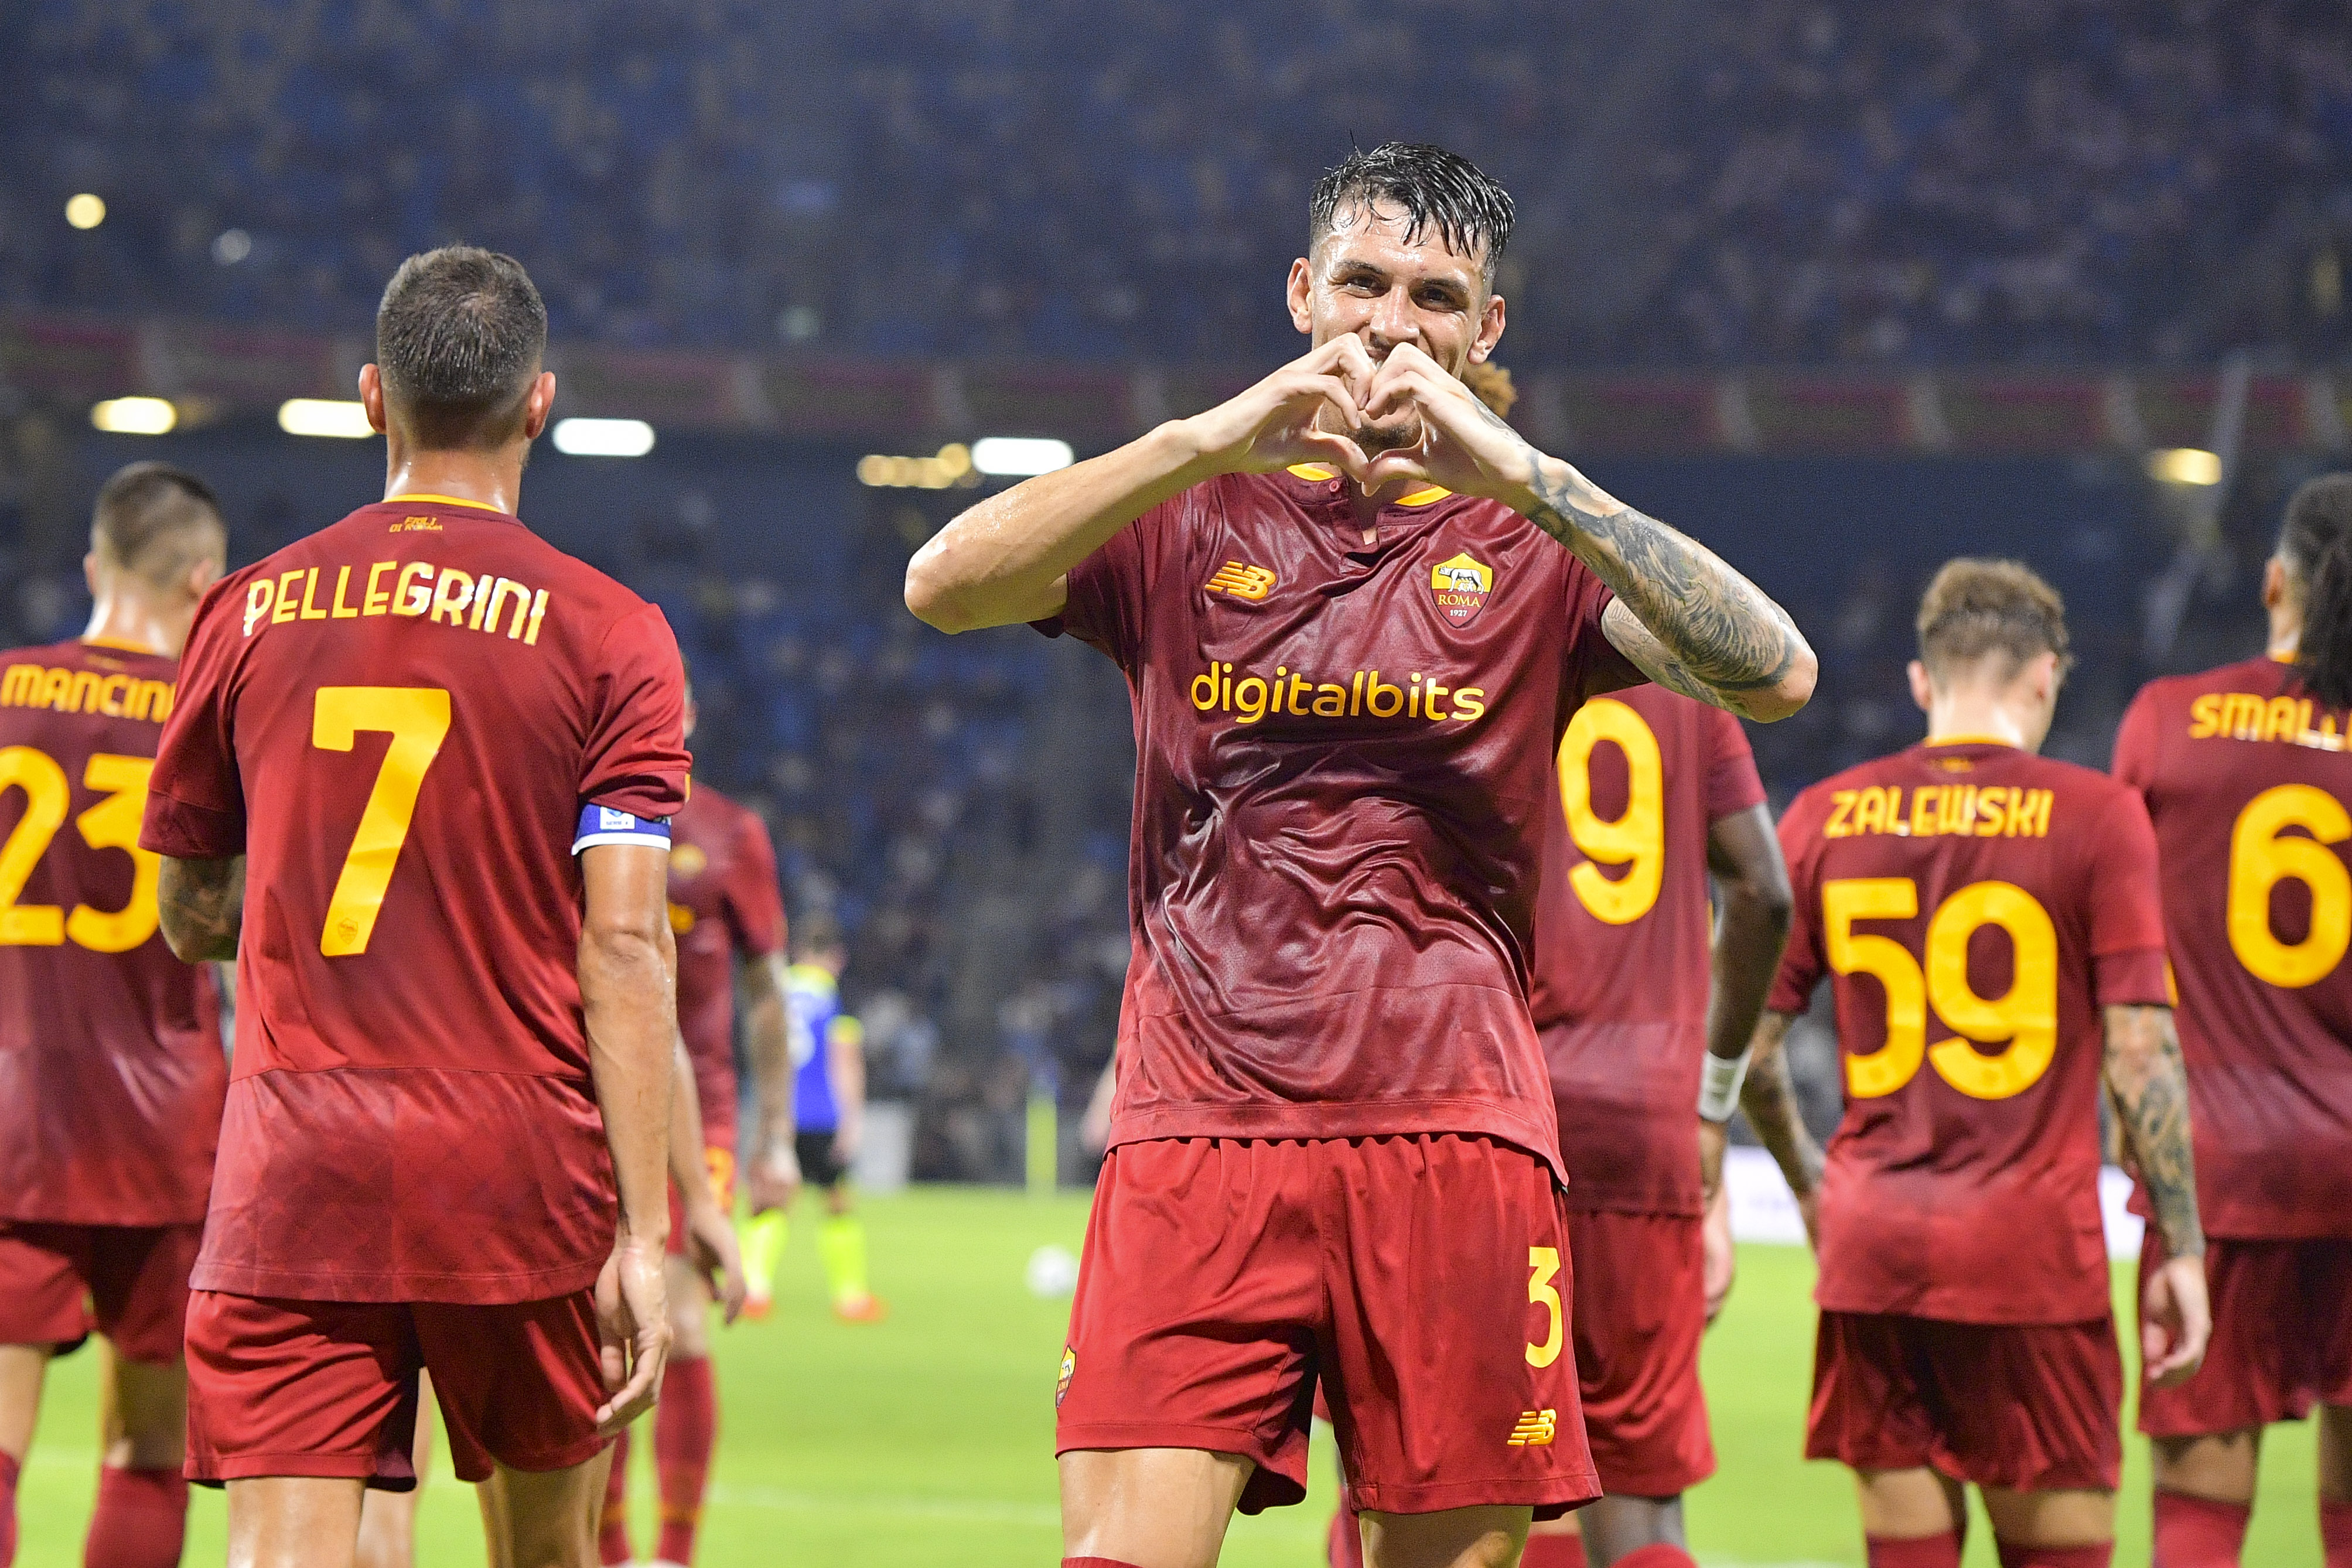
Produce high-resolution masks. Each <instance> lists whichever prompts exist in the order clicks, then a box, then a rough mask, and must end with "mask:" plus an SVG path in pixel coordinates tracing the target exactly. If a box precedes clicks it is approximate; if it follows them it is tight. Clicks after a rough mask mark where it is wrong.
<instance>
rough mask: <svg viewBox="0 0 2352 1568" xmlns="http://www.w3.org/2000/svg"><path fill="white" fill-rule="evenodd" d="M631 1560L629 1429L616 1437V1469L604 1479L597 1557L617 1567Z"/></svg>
mask: <svg viewBox="0 0 2352 1568" xmlns="http://www.w3.org/2000/svg"><path fill="white" fill-rule="evenodd" d="M628 1560H629V1429H628V1428H627V1427H622V1428H621V1435H620V1436H619V1437H615V1438H614V1439H613V1473H612V1474H611V1475H609V1476H607V1477H606V1478H605V1479H604V1520H603V1521H602V1522H601V1523H599V1524H598V1525H597V1527H596V1561H598V1562H599V1563H604V1565H605V1568H614V1564H615V1563H626V1562H627V1561H628Z"/></svg>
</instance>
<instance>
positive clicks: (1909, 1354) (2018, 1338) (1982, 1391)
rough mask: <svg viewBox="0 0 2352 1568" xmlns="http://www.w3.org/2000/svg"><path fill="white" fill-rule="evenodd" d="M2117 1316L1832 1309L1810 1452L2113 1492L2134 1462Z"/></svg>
mask: <svg viewBox="0 0 2352 1568" xmlns="http://www.w3.org/2000/svg"><path fill="white" fill-rule="evenodd" d="M2123 1404H2124V1364H2123V1357H2122V1355H2121V1354H2120V1353H2119V1352H2117V1350H2116V1329H2115V1324H2114V1322H2112V1321H2111V1320H2109V1319H2106V1318H2098V1319H2095V1320H2093V1321H2091V1322H2079V1323H1955V1322H1940V1321H1938V1320H1937V1319H1933V1318H1906V1317H1895V1316H1890V1315H1885V1314H1880V1313H1864V1312H1823V1313H1822V1322H1821V1329H1820V1332H1819V1333H1818V1334H1817V1336H1816V1337H1815V1339H1814V1343H1813V1409H1812V1415H1811V1419H1810V1420H1809V1421H1808V1422H1807V1423H1806V1427H1805V1457H1806V1458H1809V1459H1840V1460H1843V1461H1844V1462H1845V1463H1846V1464H1847V1465H1850V1466H1852V1467H1853V1469H1858V1470H1907V1469H1917V1468H1919V1467H1920V1466H1923V1465H1924V1466H1926V1467H1927V1468H1928V1469H1933V1470H1935V1471H1937V1473H1938V1474H1941V1475H1946V1476H1949V1477H1950V1478H1951V1479H1954V1480H1961V1481H1973V1482H1974V1483H1975V1484H1977V1485H1978V1486H1985V1487H2002V1488H2006V1489H2009V1490H2016V1491H2113V1490H2116V1480H2117V1479H2118V1478H2119V1476H2120V1475H2121V1473H2122V1469H2123V1460H2124V1442H2123V1432H2122V1430H2121V1427H2122V1420H2123Z"/></svg>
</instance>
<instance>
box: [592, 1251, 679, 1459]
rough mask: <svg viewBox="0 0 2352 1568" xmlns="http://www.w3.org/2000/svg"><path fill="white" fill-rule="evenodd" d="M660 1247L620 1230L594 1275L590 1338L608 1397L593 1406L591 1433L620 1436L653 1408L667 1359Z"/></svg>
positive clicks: (666, 1313) (665, 1297) (666, 1310)
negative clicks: (601, 1267)
mask: <svg viewBox="0 0 2352 1568" xmlns="http://www.w3.org/2000/svg"><path fill="white" fill-rule="evenodd" d="M662 1273H663V1270H662V1249H661V1247H660V1246H659V1245H658V1244H656V1243H653V1242H648V1241H646V1240H644V1239H639V1238H635V1237H630V1236H626V1235H624V1236H623V1237H622V1239H621V1241H620V1244H619V1245H618V1246H616V1247H614V1249H613V1255H612V1256H611V1257H610V1258H607V1259H606V1260H604V1270H603V1272H601V1273H599V1274H598V1275H597V1276H596V1338H597V1341H598V1346H599V1354H600V1359H601V1360H602V1362H603V1364H604V1391H605V1392H606V1393H608V1394H610V1395H611V1396H612V1397H611V1398H610V1399H607V1400H606V1401H604V1404H602V1405H600V1406H597V1407H596V1435H597V1436H598V1437H617V1436H619V1435H620V1433H621V1432H622V1430H623V1429H624V1428H625V1427H627V1426H628V1425H629V1423H630V1422H632V1421H634V1420H635V1419H636V1418H637V1417H638V1416H642V1415H644V1414H645V1413H646V1411H647V1410H650V1409H652V1408H653V1403H654V1396H656V1395H657V1394H659V1393H660V1392H661V1375H662V1364H663V1363H664V1362H666V1361H667V1360H668V1359H669V1334H670V1330H669V1296H668V1293H667V1291H666V1290H665V1289H664V1287H663V1281H662Z"/></svg>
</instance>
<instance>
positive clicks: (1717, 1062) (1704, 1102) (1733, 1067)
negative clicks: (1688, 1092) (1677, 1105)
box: [1698, 1045, 1755, 1122]
mask: <svg viewBox="0 0 2352 1568" xmlns="http://www.w3.org/2000/svg"><path fill="white" fill-rule="evenodd" d="M1753 1051H1755V1047H1754V1046H1753V1045H1750V1046H1749V1047H1748V1050H1746V1051H1741V1052H1740V1053H1739V1054H1738V1056H1735V1057H1732V1058H1730V1059H1728V1060H1726V1059H1725V1058H1723V1057H1720V1056H1717V1055H1716V1054H1715V1052H1713V1051H1708V1052H1707V1053H1706V1055H1705V1056H1704V1057H1702V1058H1701V1059H1700V1060H1701V1061H1704V1062H1705V1063H1706V1066H1705V1068H1704V1069H1703V1070H1702V1071H1701V1074H1700V1078H1699V1083H1698V1113H1699V1114H1700V1115H1701V1116H1702V1117H1704V1118H1706V1120H1707V1121H1710V1122H1728V1121H1730V1120H1731V1113H1733V1112H1734V1111H1737V1110H1738V1109H1739V1086H1740V1085H1741V1084H1742V1083H1744V1082H1747V1080H1748V1057H1749V1055H1750V1054H1751V1053H1753Z"/></svg>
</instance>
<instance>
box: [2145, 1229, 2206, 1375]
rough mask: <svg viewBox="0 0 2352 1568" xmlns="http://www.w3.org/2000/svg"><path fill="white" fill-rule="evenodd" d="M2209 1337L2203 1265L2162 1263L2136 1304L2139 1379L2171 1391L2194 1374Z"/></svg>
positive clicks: (2190, 1261) (2170, 1260) (2184, 1261)
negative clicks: (2142, 1378)
mask: <svg viewBox="0 0 2352 1568" xmlns="http://www.w3.org/2000/svg"><path fill="white" fill-rule="evenodd" d="M2212 1337H2213V1308H2212V1305H2211V1303H2210V1301H2207V1300H2206V1296H2205V1260H2204V1259H2202V1258H2168V1259H2167V1260H2165V1261H2164V1265H2163V1267H2161V1268H2159V1269H2158V1270H2157V1271H2156V1272H2155V1273H2154V1274H2152V1275H2150V1276H2149V1277H2148V1281H2147V1290H2146V1291H2144V1292H2142V1294H2141V1296H2140V1302H2139V1360H2140V1371H2141V1374H2142V1375H2144V1376H2145V1377H2147V1380H2148V1382H2150V1383H2152V1384H2154V1385H2156V1386H2157V1387H2158V1388H2172V1387H2176V1386H2178V1385H2180V1384H2183V1383H2186V1382H2188V1381H2189V1379H2190V1378H2192V1377H2194V1376H2196V1375H2197V1369H2198V1368H2199V1367H2200V1366H2201V1365H2203V1364H2204V1362H2205V1346H2206V1343H2207V1342H2208V1341H2210V1339H2211V1338H2212Z"/></svg>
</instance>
